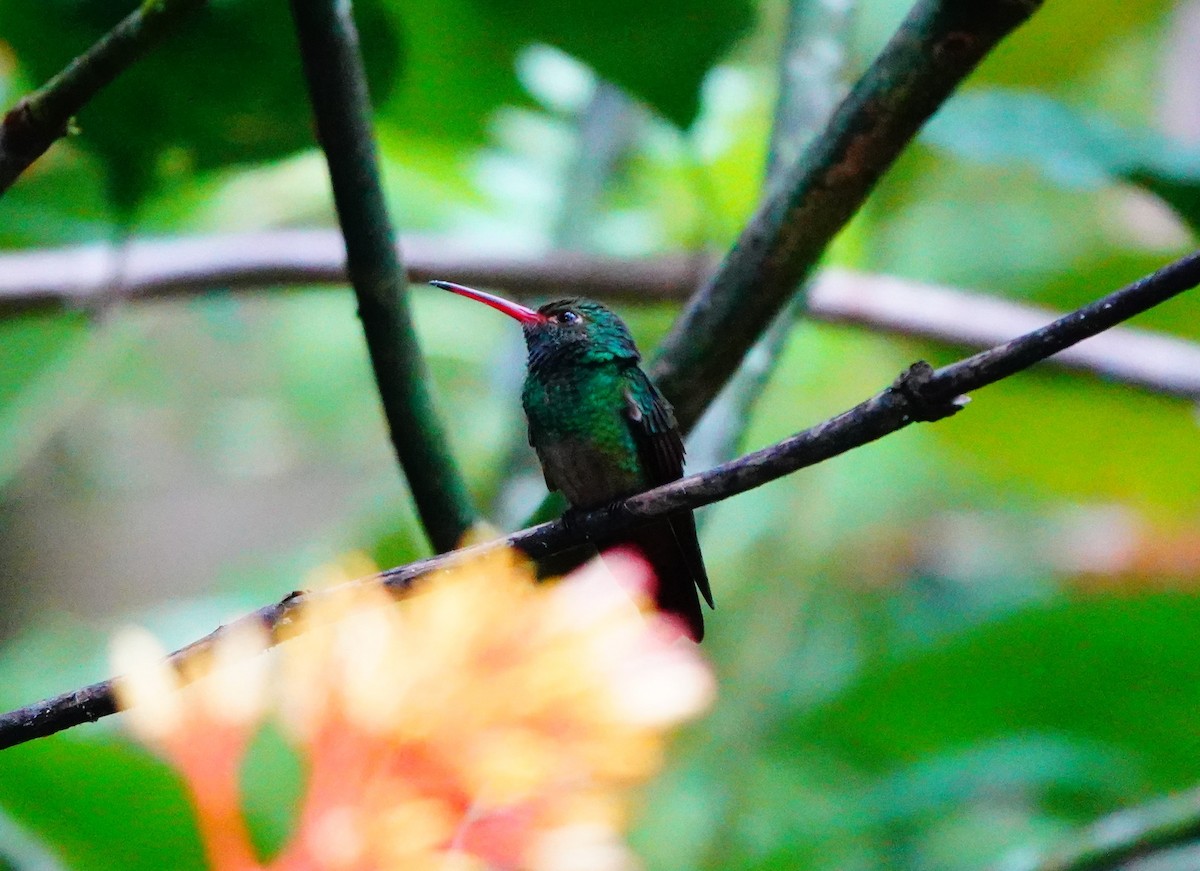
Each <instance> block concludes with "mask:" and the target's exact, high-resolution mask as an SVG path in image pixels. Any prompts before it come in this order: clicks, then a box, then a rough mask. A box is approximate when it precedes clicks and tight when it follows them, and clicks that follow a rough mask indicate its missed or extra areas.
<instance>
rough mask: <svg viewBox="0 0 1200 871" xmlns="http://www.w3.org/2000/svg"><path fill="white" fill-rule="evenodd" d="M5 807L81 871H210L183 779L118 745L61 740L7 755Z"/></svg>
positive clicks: (2, 783) (0, 805)
mask: <svg viewBox="0 0 1200 871" xmlns="http://www.w3.org/2000/svg"><path fill="white" fill-rule="evenodd" d="M0 810H3V812H4V813H6V814H7V815H8V816H9V817H10V818H11V819H12V820H13V821H14V822H15V823H16V824H18V825H19V826H20V827H21V828H22V829H23V830H24V831H26V832H28V833H30V834H32V835H33V836H35V837H37V838H41V839H43V840H44V841H45V842H46V843H48V844H53V845H54V849H55V852H56V853H57V854H58V855H59V856H61V857H62V859H63V860H64V862H65V863H66V864H67V865H68V866H69V867H70V868H75V869H80V871H84V869H86V871H139V869H145V871H162V869H164V868H171V869H173V871H187V869H193V868H194V869H197V871H200V869H203V868H205V867H207V865H206V863H205V861H204V856H203V853H202V850H201V847H200V841H199V837H198V835H197V832H196V827H195V820H194V817H193V815H192V811H191V807H190V805H189V804H188V800H187V798H186V796H185V793H184V790H183V786H182V784H181V783H180V781H179V780H178V778H176V777H175V775H174V774H173V773H172V772H171V771H170V770H169V769H168V768H167V767H166V766H165V765H163V764H162V763H160V762H158V761H156V760H154V759H152V758H151V757H149V756H148V755H146V754H145V753H144V752H142V751H140V750H136V749H134V748H133V747H130V746H128V745H125V744H123V743H120V742H118V741H115V740H113V741H111V742H106V741H85V740H78V739H73V738H66V737H62V736H59V737H54V738H48V739H44V740H41V741H35V742H32V743H30V744H24V745H21V746H19V747H13V748H11V749H8V750H5V751H4V755H3V759H2V760H0Z"/></svg>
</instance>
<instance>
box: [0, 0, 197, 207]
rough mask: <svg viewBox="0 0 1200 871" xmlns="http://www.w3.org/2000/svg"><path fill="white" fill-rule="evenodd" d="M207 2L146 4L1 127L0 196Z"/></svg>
mask: <svg viewBox="0 0 1200 871" xmlns="http://www.w3.org/2000/svg"><path fill="white" fill-rule="evenodd" d="M205 2H206V0H145V2H143V3H142V4H141V6H139V7H138V8H137V9H136V10H135V11H133V12H131V13H129V15H127V16H125V18H124V19H123V20H122V21H121V22H120V23H119V24H118V25H117V26H116V27H114V28H113V29H112V30H110V31H109V32H108V33H107V34H105V36H104V37H103V38H102V39H101V40H100V41H99V42H97V43H96V44H95V45H93V46H92V47H91V48H89V49H88V50H87V51H86V52H84V53H83V54H81V55H80V56H79V57H77V58H75V60H73V61H71V63H70V64H68V65H67V67H66V68H65V69H64V70H63V71H62V72H60V73H59V74H58V75H56V76H55V77H54V78H52V79H51V80H50V81H48V82H47V83H46V84H45V85H43V86H42V87H40V88H38V89H37V90H36V91H34V92H33V93H32V94H29V95H27V96H25V97H23V98H22V99H21V100H20V102H18V103H17V105H16V106H14V107H13V108H12V109H10V110H9V111H8V114H7V115H5V116H4V121H3V123H0V196H2V195H3V193H4V192H5V191H6V190H8V189H9V188H10V187H12V184H13V182H15V181H16V180H17V177H18V176H20V174H21V173H22V172H24V171H25V170H26V169H27V168H28V167H29V165H30V164H31V163H33V162H34V161H35V160H37V159H38V158H39V157H41V156H42V155H43V154H44V153H45V152H46V150H47V149H48V148H49V147H50V146H51V145H53V144H54V142H55V140H57V139H59V138H61V137H63V136H65V135H66V134H67V128H68V126H69V125H70V121H71V117H72V116H73V115H74V114H75V113H76V112H78V111H79V110H80V109H82V108H83V107H84V106H85V105H87V103H88V101H89V100H91V99H92V98H93V97H95V96H96V94H98V93H99V92H100V91H101V90H103V89H104V88H105V87H107V86H108V85H109V83H111V82H112V81H113V79H115V78H116V77H117V76H118V75H120V74H121V73H122V72H124V71H125V70H126V69H127V68H128V67H129V66H131V65H132V64H133V62H134V61H136V60H137V59H138V58H140V57H141V56H142V55H144V54H145V53H146V52H147V51H148V50H149V49H150V48H151V47H152V46H153V45H154V44H155V43H157V42H158V41H159V40H161V39H162V38H163V37H164V36H166V35H167V34H168V33H169V32H170V31H171V28H172V27H173V26H174V25H175V24H176V23H177V22H178V21H179V20H180V19H182V18H183V17H184V16H185V15H187V14H188V13H190V12H192V11H194V10H196V9H198V8H200V7H201V6H203V5H205Z"/></svg>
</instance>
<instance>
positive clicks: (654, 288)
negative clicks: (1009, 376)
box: [0, 230, 1200, 399]
mask: <svg viewBox="0 0 1200 871" xmlns="http://www.w3.org/2000/svg"><path fill="white" fill-rule="evenodd" d="M404 247H405V251H406V252H407V253H408V269H409V275H410V277H411V279H412V280H413V281H419V282H424V281H427V280H429V279H431V278H437V277H439V276H443V275H454V276H456V277H458V278H460V279H461V280H462V281H465V282H467V283H468V284H479V285H483V286H485V287H496V288H503V289H506V290H508V291H510V292H512V293H514V294H515V295H518V296H537V295H539V294H545V293H552V292H559V293H561V291H562V289H563V288H565V287H567V288H571V290H572V292H575V293H579V294H581V295H583V296H592V297H596V298H598V299H604V300H610V301H611V300H616V301H618V302H626V303H646V302H660V301H672V300H681V299H684V298H686V296H687V294H688V292H689V291H690V289H691V288H692V287H694V285H695V280H696V278H697V276H699V275H700V274H701V273H702V272H703V271H704V269H705V268H706V266H707V265H708V264H709V261H708V260H706V259H704V258H701V257H694V256H685V255H680V256H667V257H660V258H656V259H648V260H621V259H616V258H611V257H596V256H587V255H582V254H576V253H565V252H551V253H548V254H544V255H528V256H526V255H521V254H513V253H512V252H511V251H506V252H502V253H501V252H497V253H491V252H488V251H487V250H486V247H485V246H481V245H480V244H477V243H474V242H467V241H462V242H455V241H453V240H447V239H439V238H433V237H421V236H413V237H406V238H405V240H404ZM123 257H124V260H123V265H122V274H121V283H120V285H119V286H115V287H114V286H113V284H112V282H111V265H112V259H111V258H112V249H111V248H110V247H108V246H105V245H87V246H81V247H76V248H61V249H52V250H45V251H29V252H20V253H8V254H0V316H5V315H13V314H17V313H21V312H29V311H40V310H48V309H49V310H52V309H56V308H63V309H76V308H87V307H92V306H95V307H97V308H103V307H105V306H107V305H110V304H111V303H113V302H115V301H117V300H118V299H130V300H150V299H163V298H172V297H180V296H190V295H194V294H197V293H201V292H204V291H207V290H209V289H211V288H214V287H221V288H230V289H233V290H241V291H248V290H258V289H262V288H266V287H274V286H277V285H314V284H342V283H344V282H345V281H346V268H345V259H346V255H345V247H344V245H343V242H342V239H341V237H340V236H339V235H338V233H337V232H336V231H332V230H276V231H271V232H264V233H250V234H244V235H216V236H199V237H194V238H181V239H170V240H164V239H160V240H153V241H147V240H140V241H133V242H130V243H129V244H128V246H127V248H125V249H124V252H123ZM808 314H809V316H810V317H812V318H813V319H815V320H819V321H825V322H827V323H841V324H855V325H859V326H863V327H867V328H869V329H873V330H878V331H882V332H886V333H894V334H898V335H903V336H912V337H914V338H920V339H932V340H934V341H937V342H943V343H947V344H951V345H957V346H961V347H965V348H988V347H991V346H992V345H996V344H999V343H1001V342H1004V341H1006V340H1008V339H1009V338H1011V337H1013V336H1015V335H1019V334H1021V333H1024V332H1028V331H1030V330H1032V329H1035V328H1036V327H1037V326H1038V325H1039V324H1044V323H1046V322H1047V321H1049V320H1053V319H1054V318H1055V317H1056V313H1054V312H1052V311H1049V310H1046V309H1041V308H1037V307H1035V306H1030V305H1024V304H1022V303H1017V302H1011V301H1009V300H1004V299H999V298H996V297H992V296H986V295H983V294H979V293H972V292H968V291H962V290H956V289H952V288H948V287H939V286H936V285H931V284H922V283H918V282H913V281H907V280H905V279H901V278H893V277H890V276H885V275H866V274H863V273H857V272H850V271H847V270H844V269H825V270H823V271H822V272H821V273H820V274H819V275H818V276H817V277H816V279H815V280H814V281H813V282H812V286H811V289H810V291H809V299H808ZM1049 362H1050V363H1052V364H1054V365H1058V366H1063V367H1066V368H1068V369H1075V370H1080V371H1086V372H1094V373H1097V374H1099V375H1101V376H1103V377H1104V378H1107V379H1110V380H1112V381H1117V382H1120V383H1124V384H1130V385H1134V386H1137V387H1141V388H1144V389H1146V390H1151V391H1154V392H1157V393H1164V394H1167V395H1170V396H1181V397H1184V398H1189V399H1197V398H1200V345H1197V344H1195V343H1192V342H1188V341H1186V340H1184V339H1180V338H1175V337H1172V336H1166V335H1162V334H1156V333H1152V332H1149V331H1146V330H1139V329H1136V328H1130V327H1121V328H1119V329H1116V330H1112V331H1110V332H1106V333H1104V334H1102V335H1100V336H1096V337H1094V338H1092V339H1089V340H1088V341H1087V342H1085V343H1083V344H1081V345H1077V346H1074V347H1072V348H1070V349H1069V350H1066V351H1064V352H1063V353H1060V354H1057V355H1055V356H1054V357H1052V358H1050V361H1049Z"/></svg>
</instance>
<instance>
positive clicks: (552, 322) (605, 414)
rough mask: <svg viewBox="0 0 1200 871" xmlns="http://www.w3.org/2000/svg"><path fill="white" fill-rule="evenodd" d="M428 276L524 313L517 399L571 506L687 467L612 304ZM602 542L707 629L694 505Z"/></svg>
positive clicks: (671, 607)
mask: <svg viewBox="0 0 1200 871" xmlns="http://www.w3.org/2000/svg"><path fill="white" fill-rule="evenodd" d="M430 284H432V285H434V286H435V287H440V288H442V289H443V290H449V291H451V292H452V293H457V294H459V295H461V296H465V297H468V298H470V299H474V300H477V301H479V302H482V303H484V304H485V305H489V306H491V307H492V308H494V309H497V310H499V311H501V312H503V313H504V314H506V315H508V316H509V317H512V318H515V319H517V320H518V321H520V322H521V327H522V329H523V331H524V333H525V346H526V348H527V349H528V352H529V357H528V361H527V367H528V368H527V372H526V375H525V386H524V388H523V390H522V392H521V402H522V404H523V405H524V406H525V417H526V419H527V420H528V422H529V443H530V444H531V445H532V446H533V449H534V450H535V451H537V455H538V459H539V460H540V461H541V463H542V474H543V475H544V477H545V479H546V486H547V487H548V488H550V489H551V490H560V491H562V494H563V495H564V496H565V497H566V498H567V501H568V502H569V503H570V504H571V507H572V508H574V509H577V510H590V509H595V508H601V507H603V506H604V505H607V504H609V503H612V502H615V501H617V500H618V499H623V498H625V497H627V496H632V495H633V494H634V493H639V492H641V491H642V490H648V489H650V488H651V487H657V486H658V485H660V484H666V483H667V482H669V481H674V480H675V479H677V478H679V477H681V476H682V475H683V438H682V437H681V436H680V434H679V429H678V427H677V426H676V424H675V413H674V411H672V409H671V404H670V403H669V402H667V400H666V399H664V398H663V395H662V394H661V393H659V392H658V388H656V387H655V386H654V384H653V383H651V381H650V379H649V378H648V377H646V373H645V372H643V371H642V370H641V368H639V366H638V361H639V360H640V359H641V354H639V353H638V349H637V347H636V346H635V345H634V343H633V337H632V336H631V335H630V334H629V328H628V327H626V326H625V323H624V322H623V321H622V320H621V319H620V318H619V317H617V315H616V314H614V313H613V312H612V311H611V310H610V309H608V308H607V307H605V306H603V305H601V304H600V303H598V302H592V301H591V300H585V299H560V300H556V301H554V302H548V303H546V304H545V305H544V306H542V307H541V308H539V309H537V310H536V311H535V310H534V309H531V308H527V307H526V306H523V305H520V304H518V303H515V302H511V301H509V300H507V299H503V298H501V297H498V296H494V295H493V294H490V293H485V292H483V291H481V290H473V289H472V288H469V287H463V286H462V285H461V284H453V283H451V282H449V281H432V282H430ZM595 544H596V546H597V548H598V549H600V550H601V551H603V550H605V549H607V548H610V547H614V546H616V545H621V544H631V545H633V546H635V547H636V548H637V549H638V550H640V551H641V552H642V553H643V554H644V555H645V557H646V559H647V560H649V562H650V564H651V566H653V568H654V572H655V574H656V575H657V577H658V588H657V601H658V607H659V608H660V609H661V610H663V611H668V612H671V613H674V614H677V615H679V617H681V618H682V619H683V621H684V622H685V623H686V624H687V627H688V631H689V633H690V634H691V636H692V638H694V639H695V640H696V641H699V640H700V639H701V638H703V637H704V617H703V615H702V614H701V612H700V598H699V596H698V595H697V594H696V591H697V589H699V591H700V593H702V594H703V595H704V599H705V601H707V602H708V605H709V607H710V608H711V607H712V606H713V599H712V591H711V590H710V589H709V585H708V575H707V573H706V572H705V570H704V559H703V557H702V556H701V555H700V544H699V542H698V541H697V539H696V520H695V518H694V517H693V516H692V512H690V511H681V512H678V513H675V514H671V515H669V516H668V517H666V518H664V519H662V520H655V521H651V522H649V523H647V524H645V525H643V526H638V527H635V528H633V529H630V530H628V531H626V532H622V533H620V534H619V535H617V536H615V537H614V538H612V539H610V540H605V541H597V542H595Z"/></svg>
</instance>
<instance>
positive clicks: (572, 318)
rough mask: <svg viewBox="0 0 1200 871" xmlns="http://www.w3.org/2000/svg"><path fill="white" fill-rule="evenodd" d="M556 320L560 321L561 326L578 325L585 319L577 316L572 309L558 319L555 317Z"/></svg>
mask: <svg viewBox="0 0 1200 871" xmlns="http://www.w3.org/2000/svg"><path fill="white" fill-rule="evenodd" d="M555 320H556V321H558V322H559V323H560V324H577V323H579V322H580V321H581V320H583V319H582V318H581V317H579V315H577V314H575V312H573V311H571V310H570V309H567V310H566V311H564V312H562V313H561V314H559V315H558V316H557V317H555Z"/></svg>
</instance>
